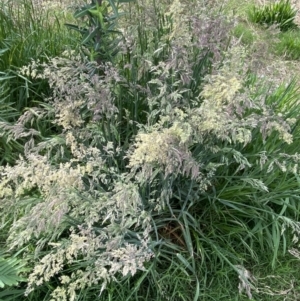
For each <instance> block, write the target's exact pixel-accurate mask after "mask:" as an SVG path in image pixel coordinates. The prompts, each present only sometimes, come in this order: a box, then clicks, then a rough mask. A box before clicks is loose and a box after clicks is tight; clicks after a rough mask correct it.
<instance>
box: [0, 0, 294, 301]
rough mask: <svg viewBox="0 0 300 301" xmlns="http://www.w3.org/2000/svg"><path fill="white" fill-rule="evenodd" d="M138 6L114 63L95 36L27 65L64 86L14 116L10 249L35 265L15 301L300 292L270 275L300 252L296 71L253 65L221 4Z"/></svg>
mask: <svg viewBox="0 0 300 301" xmlns="http://www.w3.org/2000/svg"><path fill="white" fill-rule="evenodd" d="M125 5H127V7H126V6H125ZM125 7H126V11H127V12H128V13H127V14H125V15H124V16H123V18H120V22H119V25H118V26H120V27H121V28H120V30H119V32H121V33H122V39H121V40H119V41H118V54H117V55H116V56H115V57H114V58H113V59H111V60H108V59H107V57H106V59H107V60H104V61H99V60H98V59H97V58H99V57H97V58H95V57H94V56H93V55H89V54H90V51H92V50H93V49H89V45H84V46H85V47H84V49H82V48H81V47H78V48H77V49H72V50H69V51H64V52H61V53H60V54H59V55H58V56H53V57H48V59H47V60H46V61H43V60H39V59H38V58H36V59H33V60H32V61H31V62H30V63H28V64H26V65H24V66H22V67H21V68H19V69H18V74H19V76H20V77H23V78H26V80H28V81H30V82H34V81H36V82H39V81H40V82H45V83H46V85H47V91H49V92H50V93H48V94H47V96H46V95H45V98H44V99H43V101H40V102H38V103H36V105H32V106H31V107H29V108H26V109H24V111H23V113H22V114H21V115H20V117H19V118H18V119H17V120H16V121H15V122H11V121H10V120H5V119H4V120H2V121H1V123H0V128H1V131H2V132H3V133H5V137H6V138H7V139H9V140H10V141H14V142H15V143H18V141H22V143H24V147H23V148H22V150H20V151H18V152H17V155H18V159H17V160H16V161H15V162H14V163H13V164H10V165H9V164H3V165H2V166H1V167H0V216H1V229H2V233H3V234H2V236H1V244H2V249H3V250H4V251H5V252H6V253H8V256H11V257H13V256H14V254H15V253H17V250H20V249H21V250H22V251H20V252H19V253H18V255H17V257H20V258H22V262H24V264H25V266H26V269H24V268H23V270H22V271H20V273H16V275H19V274H20V275H21V276H22V277H23V278H22V279H19V278H16V281H19V288H18V289H16V290H15V291H14V293H13V292H12V289H11V288H9V287H7V288H6V291H5V292H6V297H7V298H9V299H7V300H20V298H22V300H45V301H46V300H49V301H50V300H51V301H54V300H58V301H63V300H70V301H75V300H95V299H97V300H140V299H141V298H143V299H144V300H160V301H161V300H194V301H196V300H199V299H201V298H202V299H204V300H205V298H209V297H215V296H214V293H213V290H212V288H213V286H214V285H217V286H218V294H219V295H218V296H216V298H220V296H221V295H222V294H223V296H225V297H226V298H227V299H229V298H232V300H233V298H234V296H233V295H232V294H233V293H232V292H231V293H229V295H228V294H227V295H226V290H224V287H231V288H234V290H235V293H236V294H238V293H241V294H243V295H244V296H247V297H248V298H252V297H253V296H254V297H256V296H266V298H268V296H272V298H277V297H278V298H280V297H282V296H285V297H286V300H292V299H288V298H290V297H291V298H296V297H297V296H299V290H297V288H294V287H291V286H290V284H289V283H288V282H284V281H282V282H281V285H282V286H283V287H282V289H281V290H280V291H279V290H278V288H277V287H274V286H272V285H269V282H268V279H269V278H268V277H273V275H272V274H271V273H273V272H272V269H275V268H276V267H277V266H278V262H279V259H280V258H281V257H282V256H284V255H285V256H291V257H290V258H292V256H294V257H293V258H295V260H296V258H298V257H299V256H298V255H299V250H298V247H299V245H298V238H299V235H300V224H299V221H298V220H299V209H300V206H299V190H300V188H299V181H298V180H299V177H298V174H299V160H300V155H299V154H298V152H297V151H298V148H299V147H298V141H299V134H300V131H299V120H298V116H299V109H298V108H299V105H298V103H299V96H298V87H297V85H296V82H292V83H290V84H289V85H284V84H283V85H281V86H279V87H270V86H269V85H268V84H266V83H264V81H263V80H262V79H261V78H257V77H256V76H255V75H254V74H252V73H251V72H249V68H248V64H249V62H248V54H247V50H246V49H245V48H244V47H243V46H242V45H240V43H239V41H236V40H234V39H230V36H229V35H228V34H229V32H230V30H229V29H230V28H231V26H232V24H231V22H229V21H228V20H227V19H226V17H224V16H223V15H221V14H220V11H219V9H218V7H214V8H211V7H209V6H208V4H206V3H205V1H203V3H202V1H178V0H174V1H172V2H171V3H169V1H162V2H159V3H156V2H154V3H152V2H151V3H150V1H149V3H148V1H143V2H137V3H127V4H126V3H124V8H125ZM191 11H192V12H193V14H190V13H188V12H191ZM110 12H111V11H109V10H108V13H110ZM154 20H156V22H155V23H153V21H154ZM115 26H117V25H116V24H115ZM220 28H222V30H220ZM227 29H228V30H227ZM90 47H92V48H93V47H94V44H93V45H91V46H90ZM80 48H81V49H80ZM102 50H103V49H102ZM92 58H94V59H95V60H92ZM46 126H49V127H50V129H48V131H45V130H44V129H45V127H46ZM288 254H290V255H288ZM263 262H268V265H267V266H268V268H269V270H271V272H270V274H269V275H267V276H266V277H265V278H264V277H263V276H262V275H260V274H259V273H256V270H255V268H254V267H255V266H262V265H263ZM0 267H1V266H0ZM17 272H18V271H17ZM274 277H275V276H274ZM24 279H26V281H24ZM229 279H230V280H229ZM232 279H234V281H231V280H232ZM0 281H1V275H0ZM2 282H4V281H2ZM222 289H223V290H222ZM228 291H229V290H228ZM282 292H289V294H288V293H286V294H284V293H282ZM230 294H231V295H230ZM20 296H21V297H20ZM1 297H2V296H1V293H0V298H1ZM4 297H5V296H4ZM17 298H19V299H17ZM266 300H267V299H266ZM273 300H274V299H273ZM278 300H280V299H278Z"/></svg>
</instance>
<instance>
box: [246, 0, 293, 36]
mask: <svg viewBox="0 0 300 301" xmlns="http://www.w3.org/2000/svg"><path fill="white" fill-rule="evenodd" d="M296 14H297V11H296V10H295V9H293V8H292V6H291V3H290V0H280V1H279V2H275V3H271V4H267V5H265V6H262V7H261V6H253V7H252V8H251V9H250V10H249V12H248V15H249V19H250V21H252V22H253V23H258V24H261V25H267V26H271V25H277V26H278V27H279V28H280V30H281V31H286V30H289V29H293V28H295V27H296V24H295V23H294V19H295V16H296Z"/></svg>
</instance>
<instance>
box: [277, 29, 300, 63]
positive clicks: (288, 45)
mask: <svg viewBox="0 0 300 301" xmlns="http://www.w3.org/2000/svg"><path fill="white" fill-rule="evenodd" d="M274 48H275V53H276V54H278V55H281V56H284V57H286V58H287V59H291V60H299V59H300V31H299V30H293V31H287V32H284V33H282V34H280V36H279V41H278V42H277V43H276V44H275V46H274Z"/></svg>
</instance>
